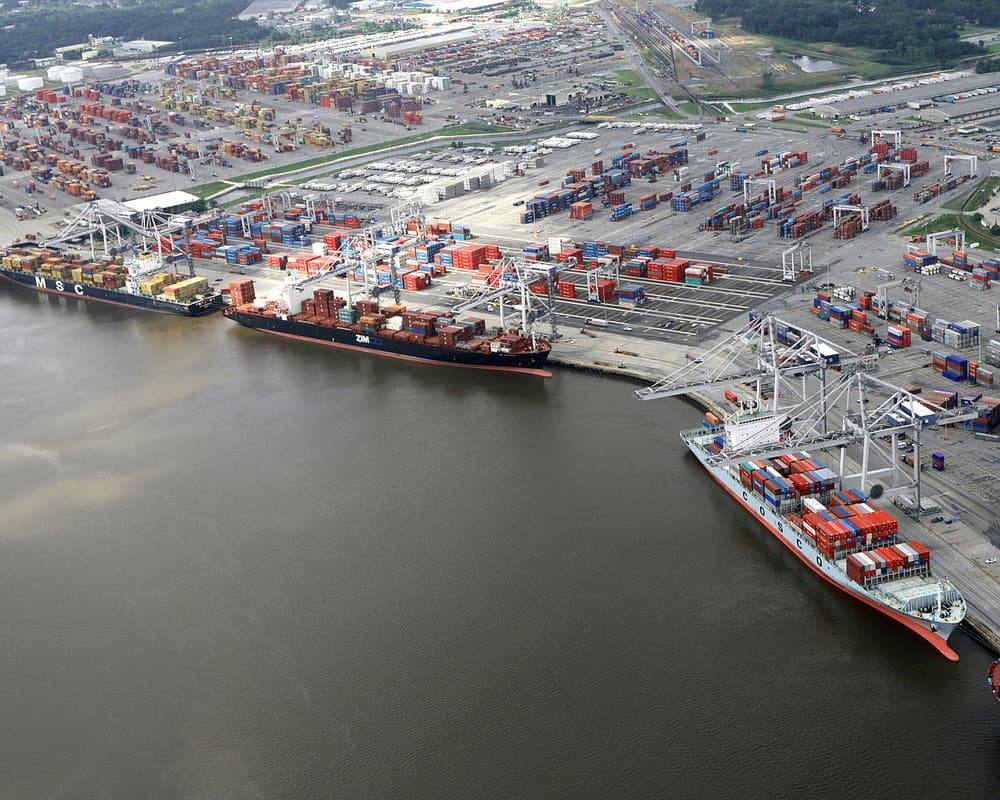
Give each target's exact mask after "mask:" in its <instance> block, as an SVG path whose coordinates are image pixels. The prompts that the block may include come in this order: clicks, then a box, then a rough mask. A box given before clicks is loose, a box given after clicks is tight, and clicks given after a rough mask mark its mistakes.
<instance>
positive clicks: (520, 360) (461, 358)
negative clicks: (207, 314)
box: [225, 308, 552, 378]
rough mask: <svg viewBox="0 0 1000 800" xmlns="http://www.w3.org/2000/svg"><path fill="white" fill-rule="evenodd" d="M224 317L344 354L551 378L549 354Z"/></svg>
mask: <svg viewBox="0 0 1000 800" xmlns="http://www.w3.org/2000/svg"><path fill="white" fill-rule="evenodd" d="M225 315H226V316H227V317H228V318H229V319H231V320H233V321H234V322H238V323H239V324H240V325H243V326H245V327H248V328H252V329H254V330H258V331H262V332H264V333H270V334H272V335H274V336H280V337H282V338H286V339H295V340H298V341H304V342H310V343H313V344H322V345H327V346H328V347H337V348H341V349H344V350H354V351H356V352H363V353H368V354H371V355H378V356H385V357H388V358H397V359H402V360H404V361H415V362H420V363H430V364H436V365H439V366H445V367H464V368H466V369H481V370H491V371H494V372H519V373H525V374H529V375H539V376H541V377H545V378H548V377H551V376H552V373H551V372H549V371H548V370H546V369H545V365H546V362H547V360H548V357H549V351H548V350H547V349H546V350H541V351H532V352H525V353H482V352H478V351H475V352H472V351H468V350H457V349H455V350H453V349H450V348H446V347H440V346H435V345H429V344H419V343H415V342H404V341H399V340H396V339H389V338H386V337H382V336H375V335H371V334H361V333H355V332H354V331H352V330H349V329H345V328H326V327H322V326H318V325H314V324H311V323H308V322H297V321H295V320H286V319H281V318H280V317H265V316H263V315H260V314H248V313H246V312H243V311H239V310H236V309H232V308H228V309H226V311H225Z"/></svg>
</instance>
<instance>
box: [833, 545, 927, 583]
mask: <svg viewBox="0 0 1000 800" xmlns="http://www.w3.org/2000/svg"><path fill="white" fill-rule="evenodd" d="M930 564H931V554H930V551H929V550H928V549H927V548H926V547H924V546H923V545H922V544H920V542H917V541H910V542H900V543H899V544H893V545H889V546H887V547H876V548H873V549H872V550H868V551H864V552H859V553H852V554H851V555H849V556H848V557H847V563H846V567H847V577H848V578H850V579H851V580H852V581H854V582H855V583H858V584H860V585H862V586H872V585H874V584H877V583H882V582H885V581H891V580H896V579H898V578H903V577H909V576H912V575H916V576H921V577H922V576H926V575H928V574H929V573H930Z"/></svg>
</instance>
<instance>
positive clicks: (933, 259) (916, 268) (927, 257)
mask: <svg viewBox="0 0 1000 800" xmlns="http://www.w3.org/2000/svg"><path fill="white" fill-rule="evenodd" d="M935 263H937V256H932V255H931V254H930V253H928V252H926V251H924V250H913V251H910V252H908V253H904V254H903V266H904V267H905V268H906V269H907V270H909V271H911V272H918V273H919V272H922V271H923V267H924V266H926V265H929V264H935Z"/></svg>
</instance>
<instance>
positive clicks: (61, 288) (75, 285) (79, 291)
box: [35, 275, 83, 297]
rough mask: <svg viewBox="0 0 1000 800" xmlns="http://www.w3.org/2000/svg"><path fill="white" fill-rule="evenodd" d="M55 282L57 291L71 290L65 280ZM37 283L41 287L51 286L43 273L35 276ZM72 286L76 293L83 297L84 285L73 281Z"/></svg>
mask: <svg viewBox="0 0 1000 800" xmlns="http://www.w3.org/2000/svg"><path fill="white" fill-rule="evenodd" d="M54 283H55V290H56V291H57V292H67V291H70V290H69V289H68V288H67V287H66V284H65V283H64V282H63V281H58V280H57V281H55V282H54ZM35 285H36V286H37V287H38V288H39V289H48V288H49V284H48V281H47V280H46V279H45V277H44V276H42V275H36V276H35ZM70 286H71V287H72V290H73V292H74V293H76V294H78V295H80V297H83V287H82V286H81V285H80V284H79V283H71V284H70Z"/></svg>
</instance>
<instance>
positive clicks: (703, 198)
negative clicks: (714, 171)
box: [671, 178, 722, 211]
mask: <svg viewBox="0 0 1000 800" xmlns="http://www.w3.org/2000/svg"><path fill="white" fill-rule="evenodd" d="M721 192H722V189H721V188H720V182H719V179H718V178H713V179H712V180H710V181H706V182H704V183H702V184H700V185H699V186H694V187H692V188H691V189H690V190H685V191H682V192H681V193H679V194H676V195H674V197H673V199H672V200H671V208H673V210H674V211H690V210H691V209H693V208H694V207H695V206H696V205H698V204H699V203H704V202H707V201H709V200H711V199H712V198H714V197H716V196H718V195H719V194H721Z"/></svg>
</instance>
